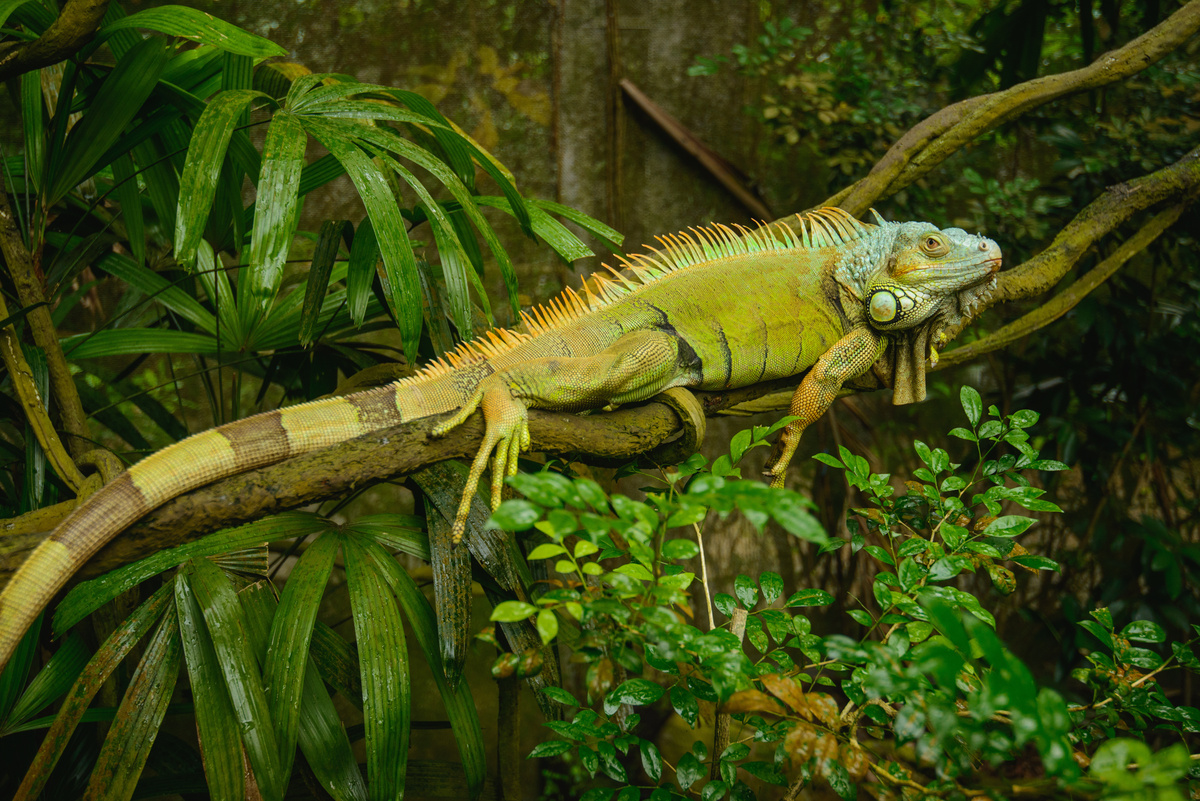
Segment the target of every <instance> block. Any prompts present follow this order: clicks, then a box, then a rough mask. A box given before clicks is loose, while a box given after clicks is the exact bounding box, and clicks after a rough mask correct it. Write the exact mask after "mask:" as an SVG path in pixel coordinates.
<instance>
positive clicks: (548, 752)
mask: <svg viewBox="0 0 1200 801" xmlns="http://www.w3.org/2000/svg"><path fill="white" fill-rule="evenodd" d="M574 747H575V744H574V743H572V742H570V741H569V740H547V741H546V742H544V743H538V744H537V745H536V746H534V748H533V750H532V751H530V752H529V756H527V757H526V759H544V758H546V757H553V756H558V755H559V754H565V753H567V752H568V751H570V750H571V749H572V748H574Z"/></svg>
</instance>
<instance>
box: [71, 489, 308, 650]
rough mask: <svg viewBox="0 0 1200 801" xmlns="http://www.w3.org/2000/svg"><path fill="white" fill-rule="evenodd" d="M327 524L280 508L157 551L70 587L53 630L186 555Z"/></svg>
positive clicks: (246, 544)
mask: <svg viewBox="0 0 1200 801" xmlns="http://www.w3.org/2000/svg"><path fill="white" fill-rule="evenodd" d="M330 525H331V524H329V523H326V522H323V521H321V520H320V519H319V518H317V517H316V516H315V515H312V514H309V513H307V512H283V513H281V514H278V515H274V516H272V517H267V518H263V519H262V520H256V521H254V522H253V523H247V524H246V525H244V526H238V527H237V528H227V529H224V530H222V531H218V532H215V533H213V534H209V535H208V536H206V537H202V538H201V539H199V540H196V541H195V542H189V543H186V544H184V545H180V546H178V547H176V548H168V549H165V550H162V551H158V552H156V553H154V554H151V555H150V556H147V557H146V558H145V559H142V560H139V561H137V562H134V563H133V564H131V565H126V566H125V567H122V568H118V569H117V570H113V571H111V572H109V573H105V574H104V575H103V576H99V577H98V578H94V579H92V580H91V581H85V582H83V583H82V584H78V585H76V586H75V587H73V588H72V589H71V591H70V592H69V593H67V597H66V598H64V599H63V601H62V603H60V604H59V605H58V608H57V609H56V610H55V611H54V629H53V630H54V633H55V635H56V636H61V635H62V634H63V633H65V632H66V631H67V630H68V629H70V628H71V627H72V626H74V625H75V624H76V623H78V622H79V621H81V620H83V619H84V618H85V617H87V616H88V615H90V614H91V613H92V612H95V611H96V610H97V609H99V608H100V607H101V606H103V605H104V604H106V603H108V602H109V601H111V600H112V599H113V598H116V597H117V596H118V595H120V594H121V593H123V592H125V591H126V590H128V589H130V588H131V587H134V586H137V585H138V584H141V583H142V582H143V581H145V580H146V579H148V578H150V577H151V576H156V575H158V574H159V573H162V572H163V571H165V570H170V569H171V568H173V567H176V566H178V565H181V564H183V563H184V562H186V561H187V560H189V559H192V558H202V557H206V556H214V555H216V554H220V553H226V552H228V551H240V550H245V549H246V548H251V547H253V546H256V545H261V544H263V543H264V542H270V541H272V540H282V539H290V538H292V537H299V536H304V535H306V534H312V533H315V532H320V531H325V530H326V529H328V528H329V527H330Z"/></svg>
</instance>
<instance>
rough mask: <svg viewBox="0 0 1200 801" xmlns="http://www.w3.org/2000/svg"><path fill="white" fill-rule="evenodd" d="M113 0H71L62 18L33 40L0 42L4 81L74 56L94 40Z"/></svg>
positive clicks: (0, 79)
mask: <svg viewBox="0 0 1200 801" xmlns="http://www.w3.org/2000/svg"><path fill="white" fill-rule="evenodd" d="M108 3H109V0H67V4H66V5H65V6H63V9H62V11H61V12H60V13H59V15H58V19H56V20H54V22H52V23H50V27H49V28H47V29H46V30H45V31H44V32H43V33H42V35H41V36H39V37H38V38H36V39H34V40H33V41H29V42H3V43H0V81H7V80H8V79H9V78H13V77H16V76H17V75H21V74H22V73H25V72H29V71H30V70H36V69H40V68H42V67H48V66H50V65H51V64H57V63H58V62H60V61H62V60H64V59H67V58H70V57H71V56H73V55H75V54H76V53H77V52H79V50H80V48H82V47H83V46H84V45H86V44H87V43H88V42H90V41H91V40H92V36H93V35H94V34H95V33H96V31H97V29H99V27H100V22H101V20H103V19H104V13H105V12H106V11H108Z"/></svg>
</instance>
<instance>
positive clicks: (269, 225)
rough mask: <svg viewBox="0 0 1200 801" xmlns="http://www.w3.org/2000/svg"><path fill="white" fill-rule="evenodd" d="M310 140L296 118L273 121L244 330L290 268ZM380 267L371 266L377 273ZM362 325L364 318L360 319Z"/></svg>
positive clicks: (244, 277)
mask: <svg viewBox="0 0 1200 801" xmlns="http://www.w3.org/2000/svg"><path fill="white" fill-rule="evenodd" d="M307 143H308V138H307V137H306V136H305V134H304V128H303V126H302V125H301V124H300V120H299V119H297V118H296V116H295V115H294V114H289V113H287V112H283V111H281V112H278V113H276V114H275V116H274V117H272V118H271V125H270V127H269V128H267V138H266V141H265V142H264V143H263V157H262V168H261V170H260V172H259V176H258V186H257V199H256V200H255V204H254V228H253V230H252V231H251V234H250V265H249V267H248V268H247V269H245V270H243V271H242V273H241V275H240V282H239V289H241V290H242V292H244V293H248V294H247V295H246V296H244V297H241V296H239V298H238V303H239V306H240V307H241V308H240V311H241V312H242V324H243V326H244V328H243V330H246V331H250V330H252V329H253V327H254V322H255V321H256V320H257V319H258V318H259V317H261V316H262V315H263V314H264V313H265V311H266V310H267V309H268V308H269V307H270V303H271V301H273V300H274V299H275V295H276V293H277V292H278V291H279V283H280V281H282V280H283V269H284V264H285V262H286V261H287V257H288V250H289V248H290V247H291V244H292V237H293V236H295V233H296V216H297V213H298V209H299V205H300V204H299V199H300V176H301V173H302V172H303V170H304V147H305V145H306V144H307ZM374 266H375V265H374V264H372V265H371V267H372V270H373V269H374ZM358 321H359V322H360V323H361V321H362V318H361V316H360V317H359V318H358Z"/></svg>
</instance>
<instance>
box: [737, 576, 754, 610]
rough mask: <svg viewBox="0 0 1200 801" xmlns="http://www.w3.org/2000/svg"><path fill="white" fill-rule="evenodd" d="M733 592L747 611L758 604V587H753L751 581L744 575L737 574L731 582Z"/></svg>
mask: <svg viewBox="0 0 1200 801" xmlns="http://www.w3.org/2000/svg"><path fill="white" fill-rule="evenodd" d="M733 592H734V594H735V595H737V597H738V600H739V601H741V602H742V605H743V606H745V607H746V608H747V609H753V608H754V606H755V604H757V603H758V587H755V586H754V581H753V579H751V578H750V577H749V576H747V575H745V574H739V575H738V576H737V578H735V579H734V580H733Z"/></svg>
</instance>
